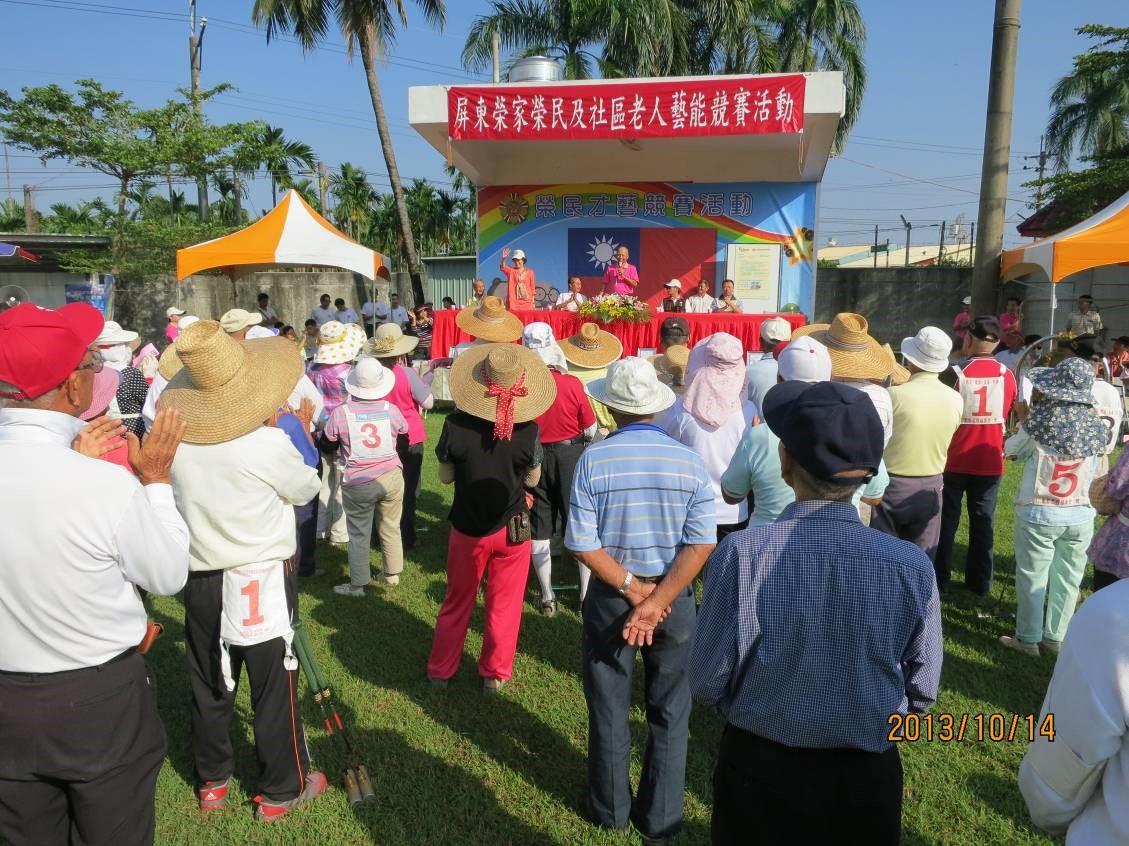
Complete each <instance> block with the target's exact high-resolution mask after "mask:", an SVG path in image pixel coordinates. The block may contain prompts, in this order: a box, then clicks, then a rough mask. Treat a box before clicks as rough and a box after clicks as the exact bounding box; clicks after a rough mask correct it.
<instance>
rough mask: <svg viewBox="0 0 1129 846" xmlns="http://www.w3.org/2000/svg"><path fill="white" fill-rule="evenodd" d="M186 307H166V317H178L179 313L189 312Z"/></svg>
mask: <svg viewBox="0 0 1129 846" xmlns="http://www.w3.org/2000/svg"><path fill="white" fill-rule="evenodd" d="M187 313H188V312H186V311H185V310H184V309H182V308H177V307H176V306H169V307H168V308H166V309H165V317H176V316H177V315H178V314H187Z"/></svg>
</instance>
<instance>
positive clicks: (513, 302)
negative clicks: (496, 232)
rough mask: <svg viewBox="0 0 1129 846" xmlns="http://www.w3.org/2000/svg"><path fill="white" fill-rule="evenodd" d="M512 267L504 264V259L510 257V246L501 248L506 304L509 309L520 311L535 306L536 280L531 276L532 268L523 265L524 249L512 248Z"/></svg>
mask: <svg viewBox="0 0 1129 846" xmlns="http://www.w3.org/2000/svg"><path fill="white" fill-rule="evenodd" d="M513 255H514V265H513V267H507V266H506V259H508V258H509V257H510V248H509V247H505V248H504V249H503V250H502V265H501V269H502V273H504V274H506V289H507V291H508V302H507V305H509V307H510V311H522V310H527V309H533V308H536V302H535V301H536V299H537V280H536V279H535V278H534V276H533V268H531V267H526V266H525V251H524V250H514V251H513Z"/></svg>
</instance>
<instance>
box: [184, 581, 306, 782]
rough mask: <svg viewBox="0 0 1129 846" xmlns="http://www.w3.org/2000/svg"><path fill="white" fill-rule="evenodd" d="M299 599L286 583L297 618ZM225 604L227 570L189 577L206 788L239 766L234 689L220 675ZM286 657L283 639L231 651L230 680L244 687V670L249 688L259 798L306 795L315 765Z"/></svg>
mask: <svg viewBox="0 0 1129 846" xmlns="http://www.w3.org/2000/svg"><path fill="white" fill-rule="evenodd" d="M295 599H296V597H295V594H294V583H293V579H289V578H288V579H287V580H286V601H287V605H288V606H289V607H290V609H291V612H292V613H293V609H294V607H295ZM222 603H223V571H222V570H217V571H212V572H206V573H189V575H188V583H187V584H186V585H185V586H184V640H185V646H186V647H187V653H188V675H189V679H190V680H191V682H192V752H193V755H194V758H195V762H196V778H197V779H198V780H199V781H200V782H201V783H203V782H205V781H223V780H224V779H226V778H229V777H230V776H231V774H232V771H233V769H234V766H235V760H234V757H233V756H232V751H231V736H230V733H229V728H230V725H231V717H232V714H233V713H234V710H235V693H236V691H234V690H233V691H230V692H229V691H228V690H227V688H226V687H225V686H224V682H223V674H222V672H221V670H220V612H221V609H222ZM285 654H286V645H285V644H284V643H283V641H282V638H275V639H273V640H268V641H266V642H264V643H257V644H255V645H254V646H232V647H231V675H232V678H234V679H235V682H236V685H237V686H238V684H239V676H240V674H241V672H242V668H243V667H246V668H247V678H248V680H249V681H250V683H251V707H252V709H253V710H254V712H255V721H254V730H255V754H256V756H257V757H258V760H259V778H258V792H260V793H262V794H263V796H265V797H266V798H267V799H270V800H272V801H285V800H287V799H293V798H294V797H295V796H297V795H298V794H299V793H301V792H302V790H303V789H304V787H305V781H306V774H307V773H308V772H309V764H310V760H309V752H308V751H307V749H306V737H305V734H304V732H303V731H302V719H301V714H300V712H299V707H298V671H297V670H294V671H288V670H287V669H286V668H285V667H283V666H282V661H283V657H284V655H285Z"/></svg>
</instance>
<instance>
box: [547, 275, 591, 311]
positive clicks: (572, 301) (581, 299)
mask: <svg viewBox="0 0 1129 846" xmlns="http://www.w3.org/2000/svg"><path fill="white" fill-rule="evenodd" d="M583 285H584V283H583V282H581V280H580V277H579V276H570V277H569V280H568V290H567V291H562V292H561V293H560V294H557V301H556V302H555V303H554V304H553V309H554V310H555V311H576V310H577V309H578V308H580V307H581V306H582V305H584V304H585V303H586V302H588V298H587V297H586V296H584V295H583V294H582V293H580V289H581V288H582V287H583Z"/></svg>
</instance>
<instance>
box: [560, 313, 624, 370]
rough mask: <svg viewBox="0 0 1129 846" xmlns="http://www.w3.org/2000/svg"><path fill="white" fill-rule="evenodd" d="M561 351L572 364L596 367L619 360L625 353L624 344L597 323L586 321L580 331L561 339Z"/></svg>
mask: <svg viewBox="0 0 1129 846" xmlns="http://www.w3.org/2000/svg"><path fill="white" fill-rule="evenodd" d="M561 351H562V352H563V353H564V357H565V358H566V359H568V361H569V363H570V364H575V365H576V366H577V367H587V368H590V369H595V368H599V367H607V366H608V365H609V364H611V363H612V362H613V361H616V360H618V359H619V357H620V356H621V355H623V344H622V343H620V340H619V338H617V337H616V336H615V335H613V334H612V333H611V332H605V331H604V330H603V329H601V328H600V327H599V326H597V325H596V324H595V323H584V324H581V326H580V331H579V332H577V333H576V334H575V335H573V336H572V337H571V338H565V339H564V340H563V341H561Z"/></svg>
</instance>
